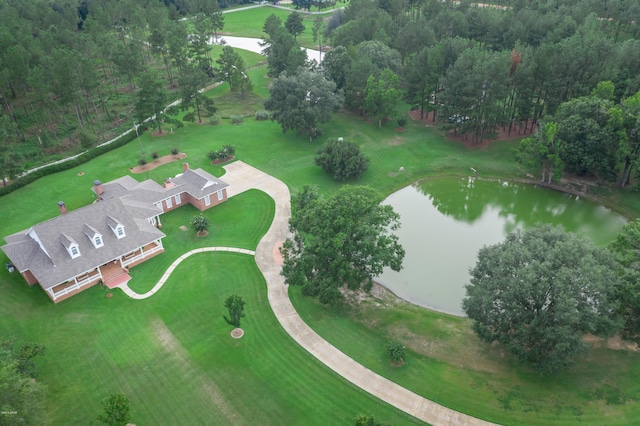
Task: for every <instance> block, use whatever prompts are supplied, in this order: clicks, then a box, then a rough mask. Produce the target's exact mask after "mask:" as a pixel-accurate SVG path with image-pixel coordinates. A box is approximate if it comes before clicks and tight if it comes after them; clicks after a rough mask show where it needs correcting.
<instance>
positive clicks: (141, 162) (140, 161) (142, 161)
mask: <svg viewBox="0 0 640 426" xmlns="http://www.w3.org/2000/svg"><path fill="white" fill-rule="evenodd" d="M138 164H139V165H141V166H144V165H145V164H147V160H145V159H144V158H141V159H139V160H138Z"/></svg>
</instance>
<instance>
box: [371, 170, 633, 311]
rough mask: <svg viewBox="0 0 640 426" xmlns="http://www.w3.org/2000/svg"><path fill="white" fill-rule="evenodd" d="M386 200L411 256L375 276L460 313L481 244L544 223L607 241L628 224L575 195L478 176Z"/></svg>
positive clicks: (404, 294) (431, 183) (415, 299)
mask: <svg viewBox="0 0 640 426" xmlns="http://www.w3.org/2000/svg"><path fill="white" fill-rule="evenodd" d="M384 203H385V204H390V205H392V206H393V208H394V210H395V211H396V212H397V213H399V214H400V218H401V222H402V226H401V228H400V229H399V230H398V231H397V235H398V237H399V238H400V243H401V244H402V246H403V247H404V248H405V250H406V256H405V259H404V268H403V270H402V271H400V272H394V271H391V270H390V269H387V270H385V271H384V273H383V274H382V275H381V276H380V277H378V278H377V279H376V281H378V282H380V283H381V284H383V285H385V286H386V287H387V288H389V289H390V290H392V291H393V292H394V293H395V294H396V295H398V296H399V297H401V298H403V299H405V300H408V301H410V302H412V303H415V304H417V305H420V306H424V307H427V308H432V309H437V310H440V311H443V312H448V313H452V314H456V315H462V311H461V309H460V302H461V301H462V298H463V297H464V294H465V290H464V285H465V284H467V283H468V280H469V268H471V267H473V266H474V265H475V262H476V255H477V253H478V250H479V249H480V248H481V247H482V246H484V245H490V244H495V243H498V242H500V241H502V240H503V238H504V237H505V235H506V234H507V233H509V232H511V231H513V230H515V229H518V228H521V229H526V228H527V227H531V226H533V225H535V224H537V223H549V224H553V225H561V226H562V227H563V228H564V229H565V230H566V231H570V232H576V233H580V234H583V235H586V236H589V237H590V238H591V239H592V240H593V241H594V242H595V243H596V244H605V243H607V242H609V241H611V240H612V239H613V238H615V236H616V234H617V233H618V232H619V231H620V229H621V228H622V226H623V225H624V224H625V223H626V219H625V218H624V217H622V216H620V215H618V214H616V213H614V212H612V211H611V210H609V209H607V208H605V207H603V206H601V205H598V204H594V203H592V202H590V201H587V200H583V199H580V198H579V197H576V196H573V195H567V194H563V193H560V192H557V191H553V190H550V189H546V188H540V187H537V186H533V185H525V184H516V183H508V182H496V181H483V180H479V179H473V178H439V179H432V180H427V181H423V182H420V183H417V184H414V185H412V186H408V187H406V188H403V189H401V190H400V191H398V192H395V193H394V194H392V195H390V196H389V197H388V198H387V199H386V200H385V201H384Z"/></svg>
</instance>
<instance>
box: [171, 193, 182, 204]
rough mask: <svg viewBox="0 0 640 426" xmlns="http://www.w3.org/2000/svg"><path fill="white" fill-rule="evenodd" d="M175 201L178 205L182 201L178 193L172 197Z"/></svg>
mask: <svg viewBox="0 0 640 426" xmlns="http://www.w3.org/2000/svg"><path fill="white" fill-rule="evenodd" d="M173 198H174V200H175V202H176V206H178V205H180V203H182V199H180V194H176V196H175V197H173Z"/></svg>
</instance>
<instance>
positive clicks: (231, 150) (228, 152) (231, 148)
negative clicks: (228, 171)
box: [222, 145, 236, 158]
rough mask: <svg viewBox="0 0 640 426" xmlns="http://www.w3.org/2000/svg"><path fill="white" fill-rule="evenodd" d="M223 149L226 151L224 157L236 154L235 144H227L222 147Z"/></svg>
mask: <svg viewBox="0 0 640 426" xmlns="http://www.w3.org/2000/svg"><path fill="white" fill-rule="evenodd" d="M222 151H224V154H225V155H224V157H223V158H227V157H231V156H232V155H236V147H235V146H233V145H225V146H223V147H222Z"/></svg>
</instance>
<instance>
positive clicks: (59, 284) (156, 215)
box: [2, 163, 228, 303]
mask: <svg viewBox="0 0 640 426" xmlns="http://www.w3.org/2000/svg"><path fill="white" fill-rule="evenodd" d="M227 186H228V184H227V183H225V182H223V181H222V180H220V179H218V178H216V177H215V176H213V175H211V174H209V173H207V172H206V171H204V170H202V169H196V170H192V169H190V168H189V166H188V164H187V163H185V164H184V168H183V172H182V173H181V174H179V175H177V176H176V177H175V178H169V179H167V180H166V181H165V182H164V184H163V185H160V184H158V183H156V182H154V181H152V180H146V181H144V182H138V181H136V180H135V179H133V178H132V177H130V176H124V177H121V178H119V179H116V180H114V181H111V182H107V183H104V184H103V183H102V182H100V181H95V182H94V187H93V191H94V192H95V197H96V201H95V202H94V203H93V204H91V205H88V206H85V207H82V208H79V209H77V210H73V211H67V209H66V206H65V204H64V202H62V201H60V202H59V203H58V206H59V208H60V215H59V216H57V217H55V218H53V219H50V220H47V221H45V222H42V223H38V224H36V225H33V226H32V227H30V228H29V229H25V230H24V231H21V232H18V233H16V234H13V235H9V236H7V237H5V241H6V242H7V244H6V245H5V246H3V247H2V250H3V251H4V252H5V253H6V255H7V256H8V257H9V260H10V261H11V263H12V264H13V266H14V267H15V269H16V270H17V271H19V272H20V273H21V274H22V276H23V277H24V279H25V280H26V281H27V283H28V284H29V285H33V284H36V283H38V284H39V285H40V286H41V287H42V289H43V290H44V291H45V292H46V293H47V295H48V296H49V297H50V298H51V300H53V301H54V302H55V303H57V302H60V301H62V300H65V299H67V298H69V297H71V296H73V295H74V294H77V293H79V292H81V291H83V290H86V289H87V288H89V287H91V286H93V285H95V284H97V283H99V282H102V283H103V284H105V285H107V286H108V287H110V288H113V287H116V286H118V285H121V284H122V283H126V282H127V281H128V280H129V279H131V277H130V276H129V275H128V268H129V267H132V266H134V265H137V264H139V263H141V262H144V261H145V260H147V259H150V258H151V257H153V256H156V255H157V254H160V253H162V252H164V248H163V246H162V239H163V238H164V237H165V234H164V233H163V232H162V231H160V229H159V228H160V227H161V226H162V223H161V221H160V216H161V215H162V213H165V212H167V211H169V210H173V209H175V208H177V207H180V206H182V205H184V204H187V203H188V204H192V205H193V206H195V207H196V208H198V209H199V210H201V211H203V210H206V209H208V208H211V207H213V206H215V205H217V204H220V203H222V202H224V201H225V200H226V199H227V190H226V188H227Z"/></svg>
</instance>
